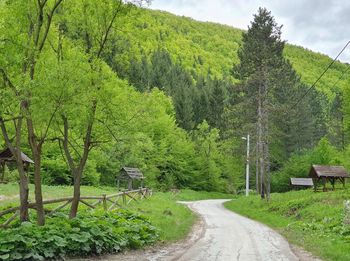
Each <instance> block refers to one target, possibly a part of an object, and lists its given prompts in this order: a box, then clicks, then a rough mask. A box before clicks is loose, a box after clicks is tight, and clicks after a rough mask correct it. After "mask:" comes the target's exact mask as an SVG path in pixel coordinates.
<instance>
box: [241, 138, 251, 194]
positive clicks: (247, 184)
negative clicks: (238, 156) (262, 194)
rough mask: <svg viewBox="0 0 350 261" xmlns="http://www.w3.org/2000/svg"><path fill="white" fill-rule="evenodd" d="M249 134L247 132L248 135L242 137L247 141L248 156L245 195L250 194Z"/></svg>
mask: <svg viewBox="0 0 350 261" xmlns="http://www.w3.org/2000/svg"><path fill="white" fill-rule="evenodd" d="M249 138H250V137H249V134H247V137H242V139H243V140H246V141H247V158H246V169H245V195H246V197H248V196H249V147H250V140H249Z"/></svg>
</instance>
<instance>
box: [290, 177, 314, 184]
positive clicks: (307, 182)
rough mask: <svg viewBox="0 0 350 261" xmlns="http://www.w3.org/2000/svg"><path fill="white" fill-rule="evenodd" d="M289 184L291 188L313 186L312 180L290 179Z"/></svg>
mask: <svg viewBox="0 0 350 261" xmlns="http://www.w3.org/2000/svg"><path fill="white" fill-rule="evenodd" d="M290 183H291V184H292V185H293V186H313V185H314V182H313V181H312V178H290Z"/></svg>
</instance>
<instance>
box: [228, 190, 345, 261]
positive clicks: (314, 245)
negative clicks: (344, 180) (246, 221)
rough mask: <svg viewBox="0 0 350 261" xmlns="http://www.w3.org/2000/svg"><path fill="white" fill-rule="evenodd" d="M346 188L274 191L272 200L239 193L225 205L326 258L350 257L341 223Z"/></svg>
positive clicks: (343, 226) (340, 258) (341, 258)
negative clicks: (237, 198)
mask: <svg viewBox="0 0 350 261" xmlns="http://www.w3.org/2000/svg"><path fill="white" fill-rule="evenodd" d="M349 198H350V190H349V189H340V188H338V189H337V190H336V191H329V192H324V193H323V192H317V193H315V192H313V191H312V190H303V191H291V192H287V193H273V194H272V196H271V202H269V203H268V202H266V201H264V200H261V199H260V198H259V197H258V196H250V197H247V198H245V197H241V198H240V199H239V200H234V201H231V202H228V203H226V207H227V208H228V209H230V210H233V211H235V212H237V213H239V214H242V215H245V216H247V217H249V218H252V219H255V220H258V221H261V222H263V223H265V224H267V225H269V226H271V227H272V228H275V229H277V230H278V231H280V232H281V233H282V234H283V235H284V236H286V237H287V239H288V240H289V241H290V242H291V243H294V244H297V245H299V246H301V247H303V248H305V249H306V250H309V251H311V252H312V253H314V254H315V255H317V256H320V257H322V258H323V259H325V260H350V253H349V251H348V250H349V247H350V227H349V226H348V225H345V224H344V223H343V218H344V210H343V204H344V200H347V199H349Z"/></svg>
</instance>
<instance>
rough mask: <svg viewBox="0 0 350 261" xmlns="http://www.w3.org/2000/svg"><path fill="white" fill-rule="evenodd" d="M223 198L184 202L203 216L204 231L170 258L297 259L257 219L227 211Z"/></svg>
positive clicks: (196, 260)
mask: <svg viewBox="0 0 350 261" xmlns="http://www.w3.org/2000/svg"><path fill="white" fill-rule="evenodd" d="M225 201H226V200H202V201H196V202H193V203H187V204H188V206H189V207H190V208H191V209H192V210H194V211H195V212H197V213H198V214H199V215H200V216H201V217H203V219H204V221H205V233H204V235H203V236H202V237H201V238H200V239H199V240H198V241H197V242H196V243H194V244H193V245H192V246H191V247H190V248H188V249H187V250H186V251H185V252H183V253H182V254H180V255H179V254H178V255H177V256H176V257H173V258H169V259H170V260H179V261H188V260H191V261H214V260H218V261H226V260H227V261H228V260H230V261H232V260H240V261H245V260H246V261H254V260H256V261H263V260H266V261H267V260H269V261H273V260H299V258H297V257H296V256H295V255H294V253H293V252H292V250H291V248H290V246H289V244H288V242H287V241H286V240H285V239H284V238H283V237H282V236H281V235H279V234H278V233H276V232H275V231H273V230H272V229H270V228H268V227H266V226H264V225H262V224H260V223H258V222H256V221H253V220H251V219H248V218H245V217H243V216H240V215H237V214H235V213H233V212H231V211H229V210H227V209H226V208H225V207H224V206H223V203H224V202H225ZM166 259H167V260H169V259H168V258H166Z"/></svg>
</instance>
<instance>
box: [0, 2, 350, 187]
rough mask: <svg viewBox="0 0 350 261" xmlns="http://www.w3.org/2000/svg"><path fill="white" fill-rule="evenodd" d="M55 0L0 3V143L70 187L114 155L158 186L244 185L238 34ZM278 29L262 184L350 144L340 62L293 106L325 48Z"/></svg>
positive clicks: (139, 11) (102, 169) (95, 174)
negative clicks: (292, 39) (288, 37)
mask: <svg viewBox="0 0 350 261" xmlns="http://www.w3.org/2000/svg"><path fill="white" fill-rule="evenodd" d="M53 2H54V1H53ZM45 3H46V2H45ZM53 4H55V2H54V3H47V4H44V5H43V8H42V11H41V12H42V13H40V12H39V13H38V12H37V9H38V7H37V6H36V5H35V4H33V3H27V4H23V3H22V2H21V1H5V2H3V3H2V8H1V23H0V25H1V30H2V32H3V33H2V34H1V39H0V40H1V46H0V48H1V49H0V50H1V56H0V59H1V60H0V65H1V67H0V69H1V74H2V78H1V80H2V81H1V89H0V90H1V108H0V112H1V123H2V127H3V128H2V130H3V135H1V144H2V147H4V148H6V147H9V145H12V146H13V148H15V147H20V148H21V149H22V150H23V151H24V152H25V153H27V154H28V155H32V157H33V160H34V161H35V162H36V165H35V166H34V170H33V172H35V173H36V175H35V174H33V177H32V178H33V180H35V176H40V179H41V181H42V182H43V183H44V184H54V185H63V184H73V183H74V175H75V172H80V173H81V174H82V175H81V181H79V182H81V184H84V185H99V184H101V185H106V184H113V183H114V182H115V175H116V174H117V172H118V171H119V169H120V168H121V167H122V166H136V167H138V168H140V169H141V170H142V171H143V172H144V173H145V175H146V177H147V178H146V183H147V186H150V187H155V188H158V189H162V190H166V189H170V188H182V187H188V188H193V189H196V190H207V191H222V192H229V193H237V192H238V191H240V190H241V189H242V186H243V185H244V173H243V172H244V163H245V158H244V155H245V143H244V141H242V140H241V137H242V136H245V135H246V134H247V133H250V135H251V137H252V139H253V141H252V144H253V146H252V147H253V148H252V157H251V161H252V163H254V162H255V161H256V160H255V158H256V155H258V150H259V148H258V146H257V145H256V143H257V135H256V131H255V129H254V128H255V127H254V124H256V120H255V118H254V117H255V115H254V113H255V109H254V106H252V105H253V104H254V103H255V102H256V101H255V100H254V99H255V96H256V93H254V90H252V92H251V93H249V90H248V89H247V88H246V87H247V86H246V85H247V82H246V81H247V76H245V75H242V73H243V71H242V70H247V69H248V68H245V69H244V68H243V67H244V66H246V67H247V66H248V67H249V66H251V65H249V61H246V63H247V65H243V64H244V63H245V62H244V61H243V60H242V59H245V58H244V55H243V54H242V53H243V52H244V51H247V52H250V51H251V50H249V48H252V47H248V48H247V50H244V46H245V44H244V41H245V38H244V37H243V38H242V34H243V35H244V34H246V32H244V31H241V30H238V29H235V28H231V27H228V26H224V25H219V24H214V23H208V22H207V23H204V22H197V21H194V20H192V19H190V18H186V17H178V16H175V15H172V14H170V13H166V12H162V11H153V10H150V9H148V8H145V7H142V6H145V5H146V6H147V3H143V2H142V1H140V2H139V3H138V4H139V5H138V6H135V5H132V4H122V3H113V2H109V1H106V3H104V4H98V3H94V2H93V1H92V2H89V3H85V2H80V1H77V2H74V3H71V2H64V1H57V2H56V4H57V6H55V5H53ZM117 4H119V5H120V6H115V5H117ZM140 4H141V7H140ZM50 12H52V13H50ZM44 14H46V15H44ZM82 14H83V15H82ZM28 16H29V18H28ZM18 17H20V18H23V19H18ZM273 26H277V24H274V25H273ZM280 33H282V36H281V35H279V36H278V38H279V39H277V41H280V42H281V44H282V46H281V47H280V50H276V51H277V52H279V53H280V54H277V55H280V57H279V58H278V59H280V61H275V63H276V64H277V63H282V64H283V65H281V66H282V67H284V70H282V71H278V72H277V71H276V72H275V75H274V76H273V77H275V79H278V78H279V82H273V83H271V84H272V85H273V88H271V89H273V91H272V92H271V93H270V94H269V97H268V100H269V101H268V102H269V103H270V104H269V105H268V106H267V107H268V108H266V110H268V111H269V114H271V116H270V123H269V124H268V125H269V128H270V132H269V134H267V136H266V137H265V138H266V141H268V142H269V151H270V152H271V153H270V154H269V157H270V159H269V169H270V171H271V173H272V174H271V177H272V181H271V182H272V188H271V189H272V191H283V190H285V189H286V182H288V180H287V179H286V177H289V176H303V175H305V174H306V173H307V170H308V166H309V165H310V164H311V163H331V162H332V163H333V162H334V163H342V164H344V165H346V166H347V165H348V164H347V163H346V162H345V160H343V159H344V158H345V157H346V155H347V154H348V153H350V151H349V149H348V133H349V131H348V119H347V113H346V112H347V111H348V110H349V108H347V106H346V104H349V103H348V102H347V99H349V90H348V88H347V86H348V84H347V83H348V81H349V80H348V77H342V76H343V75H344V74H345V73H346V71H347V70H348V65H347V64H342V63H340V62H336V63H335V64H334V65H333V66H332V67H331V68H330V69H329V71H328V72H327V73H326V74H325V75H324V77H323V78H322V79H321V80H320V81H319V83H318V84H317V85H316V86H315V88H312V90H311V91H310V92H309V93H308V95H307V96H306V97H305V98H303V99H302V100H301V102H299V103H298V104H297V106H294V107H293V103H295V102H297V101H298V99H299V98H300V97H301V96H302V95H303V94H304V93H305V92H306V91H307V90H308V88H309V87H310V86H311V84H312V83H313V81H314V80H315V79H316V78H317V77H318V75H319V74H321V73H322V71H323V70H324V68H326V67H327V65H328V64H329V63H330V62H331V58H329V57H327V56H325V55H322V54H319V53H314V52H312V51H309V50H306V49H303V48H302V47H298V46H293V45H290V44H287V43H285V42H284V41H283V40H282V39H283V32H280ZM246 35H247V34H246ZM255 51H257V49H255ZM257 52H259V51H257ZM248 59H249V57H248ZM276 64H275V65H274V66H276ZM240 65H242V66H241V67H240ZM282 74H283V75H282ZM281 77H282V78H281ZM270 80H271V81H273V79H270ZM319 154H322V156H320V155H319ZM301 163H303V164H301ZM252 165H253V170H252V171H253V173H254V168H255V166H254V164H252ZM294 165H297V166H298V169H296V168H294V167H291V166H294ZM290 169H292V171H293V173H290V172H289V170H290ZM12 171H14V172H16V171H17V170H12ZM5 175H6V178H7V179H10V180H13V179H17V176H18V175H17V174H16V173H12V172H11V170H6V173H5ZM251 183H252V184H251V185H252V187H253V188H254V186H256V185H255V184H258V182H256V181H255V180H254V177H253V179H252V180H251Z"/></svg>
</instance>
